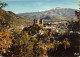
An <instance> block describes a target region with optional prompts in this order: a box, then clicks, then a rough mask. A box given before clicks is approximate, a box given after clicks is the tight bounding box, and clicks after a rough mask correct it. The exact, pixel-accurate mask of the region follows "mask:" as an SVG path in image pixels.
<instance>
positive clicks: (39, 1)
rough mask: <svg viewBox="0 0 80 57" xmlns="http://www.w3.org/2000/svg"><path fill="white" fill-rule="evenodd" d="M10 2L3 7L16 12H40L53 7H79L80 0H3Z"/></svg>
mask: <svg viewBox="0 0 80 57" xmlns="http://www.w3.org/2000/svg"><path fill="white" fill-rule="evenodd" d="M2 1H3V2H6V3H8V6H7V7H5V8H3V9H4V10H6V11H12V12H14V13H16V14H19V13H27V12H39V11H45V10H49V9H53V8H57V7H60V8H72V9H78V8H79V6H78V4H79V1H80V0H2Z"/></svg>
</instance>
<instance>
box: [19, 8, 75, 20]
mask: <svg viewBox="0 0 80 57" xmlns="http://www.w3.org/2000/svg"><path fill="white" fill-rule="evenodd" d="M75 10H76V9H70V8H55V9H50V10H46V11H41V12H31V13H21V14H18V15H19V16H22V17H24V18H26V17H29V18H36V19H38V18H39V19H40V18H42V19H46V20H54V19H71V18H75V12H74V11H75Z"/></svg>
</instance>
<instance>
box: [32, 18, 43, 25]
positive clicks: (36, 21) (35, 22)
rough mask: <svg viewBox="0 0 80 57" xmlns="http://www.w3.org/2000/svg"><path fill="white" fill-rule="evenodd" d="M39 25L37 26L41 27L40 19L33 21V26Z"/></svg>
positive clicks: (41, 21)
mask: <svg viewBox="0 0 80 57" xmlns="http://www.w3.org/2000/svg"><path fill="white" fill-rule="evenodd" d="M36 24H37V25H39V26H43V20H42V19H34V23H33V25H36Z"/></svg>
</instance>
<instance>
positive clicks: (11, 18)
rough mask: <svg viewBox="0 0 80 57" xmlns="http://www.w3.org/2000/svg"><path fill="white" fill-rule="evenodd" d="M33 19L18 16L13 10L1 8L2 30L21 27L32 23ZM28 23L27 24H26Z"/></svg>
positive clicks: (0, 22) (0, 26) (0, 25)
mask: <svg viewBox="0 0 80 57" xmlns="http://www.w3.org/2000/svg"><path fill="white" fill-rule="evenodd" d="M30 22H31V20H28V18H27V19H26V20H25V19H24V18H22V17H20V16H18V15H17V14H15V13H13V12H11V11H5V10H3V9H0V30H1V29H3V28H4V29H10V28H14V29H17V28H18V29H21V28H22V27H25V26H28V25H30ZM26 24H27V25H26Z"/></svg>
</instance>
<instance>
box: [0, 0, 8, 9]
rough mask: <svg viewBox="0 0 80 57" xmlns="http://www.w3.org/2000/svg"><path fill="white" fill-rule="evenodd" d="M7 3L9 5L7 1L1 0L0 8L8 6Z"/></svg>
mask: <svg viewBox="0 0 80 57" xmlns="http://www.w3.org/2000/svg"><path fill="white" fill-rule="evenodd" d="M7 5H8V4H7V3H5V2H1V1H0V9H1V8H3V7H6V6H7Z"/></svg>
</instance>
